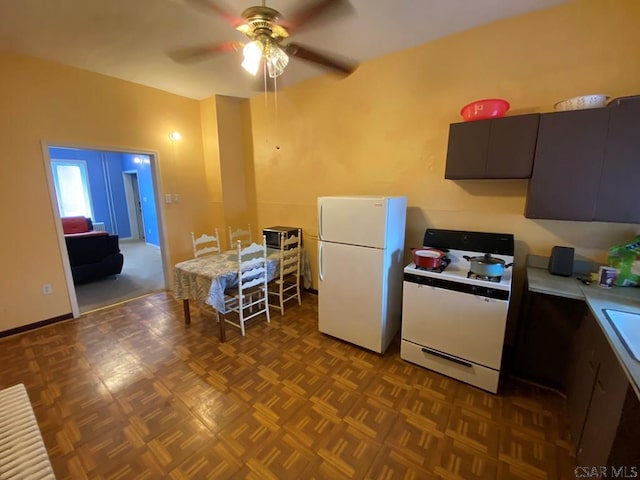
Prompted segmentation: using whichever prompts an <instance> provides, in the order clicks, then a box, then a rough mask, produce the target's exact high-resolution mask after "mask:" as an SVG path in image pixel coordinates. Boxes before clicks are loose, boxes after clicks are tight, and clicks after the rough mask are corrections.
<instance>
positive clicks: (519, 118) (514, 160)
mask: <svg viewBox="0 0 640 480" xmlns="http://www.w3.org/2000/svg"><path fill="white" fill-rule="evenodd" d="M539 120H540V115H539V114H537V113H536V114H532V115H516V116H513V117H504V118H498V119H496V120H491V133H490V135H489V150H488V153H487V167H486V169H485V178H529V177H531V169H532V167H533V154H534V152H535V149H536V138H537V136H538V122H539Z"/></svg>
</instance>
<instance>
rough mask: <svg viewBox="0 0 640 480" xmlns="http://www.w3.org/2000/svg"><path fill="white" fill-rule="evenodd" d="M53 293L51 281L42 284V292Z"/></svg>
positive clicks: (44, 293)
mask: <svg viewBox="0 0 640 480" xmlns="http://www.w3.org/2000/svg"><path fill="white" fill-rule="evenodd" d="M52 293H53V288H52V287H51V284H50V283H44V284H43V285H42V294H43V295H51V294H52Z"/></svg>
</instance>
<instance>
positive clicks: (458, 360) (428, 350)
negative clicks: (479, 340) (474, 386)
mask: <svg viewBox="0 0 640 480" xmlns="http://www.w3.org/2000/svg"><path fill="white" fill-rule="evenodd" d="M422 353H428V354H429V355H433V356H434V357H439V358H443V359H445V360H449V361H450V362H453V363H457V364H458V365H462V366H463V367H467V368H471V367H473V365H472V364H471V363H470V362H467V361H466V360H462V359H461V358H458V357H454V356H453V355H447V354H446V353H442V352H439V351H438V350H433V349H431V348H427V347H423V348H422Z"/></svg>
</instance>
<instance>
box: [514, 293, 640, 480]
mask: <svg viewBox="0 0 640 480" xmlns="http://www.w3.org/2000/svg"><path fill="white" fill-rule="evenodd" d="M514 370H515V373H516V375H518V376H521V377H525V378H528V379H530V380H534V381H536V382H537V383H540V384H542V385H546V386H549V387H553V388H555V389H557V390H559V391H561V392H563V393H566V398H567V410H568V417H569V418H568V420H569V427H570V431H571V439H572V442H573V444H574V446H575V448H576V465H580V466H594V467H599V466H607V465H608V466H612V467H621V466H624V465H637V466H640V428H639V427H638V426H639V425H640V400H639V399H638V395H637V394H636V392H635V390H634V389H633V387H632V386H631V384H630V383H629V380H628V377H627V375H626V373H625V371H624V367H623V366H622V365H621V363H620V361H619V360H618V358H617V356H616V354H615V352H614V351H613V349H612V347H611V346H610V345H609V342H608V341H607V339H606V337H605V334H604V332H603V331H602V328H601V326H600V324H599V323H598V321H597V320H596V319H595V318H594V317H593V314H592V313H591V311H590V310H589V309H588V307H587V305H586V303H585V302H584V301H582V300H573V299H568V298H563V297H557V296H554V295H547V294H541V293H533V292H530V291H528V290H525V294H524V297H523V301H522V311H521V315H520V319H519V326H518V341H517V346H516V352H515V364H514ZM638 473H639V474H640V470H639V471H638Z"/></svg>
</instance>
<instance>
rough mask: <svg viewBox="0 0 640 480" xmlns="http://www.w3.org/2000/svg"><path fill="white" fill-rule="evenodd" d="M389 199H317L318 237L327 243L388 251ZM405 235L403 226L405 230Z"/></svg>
mask: <svg viewBox="0 0 640 480" xmlns="http://www.w3.org/2000/svg"><path fill="white" fill-rule="evenodd" d="M387 211H388V199H387V198H386V197H320V198H318V236H319V238H320V240H324V241H326V242H337V243H346V244H349V245H362V246H365V247H373V248H386V241H385V240H386V232H387ZM402 230H403V234H404V225H403V227H402Z"/></svg>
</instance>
